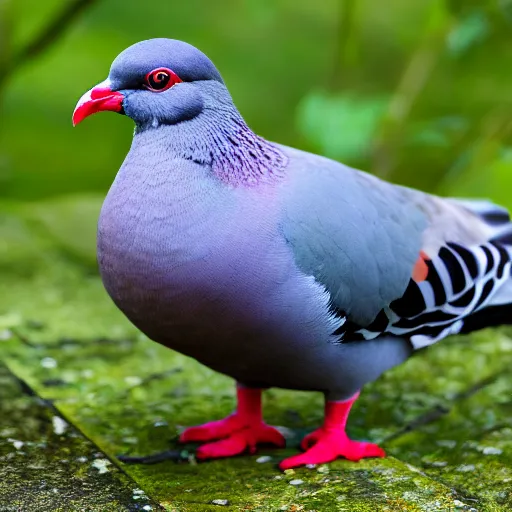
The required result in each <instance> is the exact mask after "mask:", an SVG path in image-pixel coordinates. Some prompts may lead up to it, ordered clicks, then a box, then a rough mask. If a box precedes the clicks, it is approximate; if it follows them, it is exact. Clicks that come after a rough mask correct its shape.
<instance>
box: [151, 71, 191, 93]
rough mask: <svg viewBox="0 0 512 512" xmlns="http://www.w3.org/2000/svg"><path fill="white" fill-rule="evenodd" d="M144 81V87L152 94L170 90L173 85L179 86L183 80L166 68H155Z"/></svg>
mask: <svg viewBox="0 0 512 512" xmlns="http://www.w3.org/2000/svg"><path fill="white" fill-rule="evenodd" d="M144 80H145V82H146V83H145V84H144V87H145V88H146V89H149V90H150V91H153V92H162V91H166V90H167V89H169V88H171V87H172V86H173V85H175V84H179V83H180V82H182V81H183V80H181V78H180V77H179V76H178V75H177V74H176V73H175V72H174V71H171V70H170V69H168V68H157V69H154V70H153V71H150V72H149V73H148V74H147V75H146V78H145V79H144Z"/></svg>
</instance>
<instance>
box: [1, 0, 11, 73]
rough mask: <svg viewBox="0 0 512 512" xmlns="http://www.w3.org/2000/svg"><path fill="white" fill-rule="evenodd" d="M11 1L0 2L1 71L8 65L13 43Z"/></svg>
mask: <svg viewBox="0 0 512 512" xmlns="http://www.w3.org/2000/svg"><path fill="white" fill-rule="evenodd" d="M11 7H12V1H11V0H0V70H2V69H4V68H5V67H6V65H7V59H8V58H9V54H10V43H11V26H12V20H11Z"/></svg>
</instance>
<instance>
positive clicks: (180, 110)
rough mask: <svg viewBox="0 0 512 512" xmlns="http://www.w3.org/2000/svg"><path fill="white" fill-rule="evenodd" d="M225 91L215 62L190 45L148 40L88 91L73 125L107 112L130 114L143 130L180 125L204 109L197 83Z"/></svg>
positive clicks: (132, 48) (116, 62) (126, 53)
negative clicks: (213, 85)
mask: <svg viewBox="0 0 512 512" xmlns="http://www.w3.org/2000/svg"><path fill="white" fill-rule="evenodd" d="M205 81H209V82H213V83H217V85H220V86H222V87H223V81H222V78H221V76H220V74H219V72H218V71H217V69H216V68H215V66H214V65H213V63H212V62H211V61H210V59H208V57H206V55H204V53H202V52H200V51H199V50H198V49H197V48H194V47H193V46H191V45H190V44H187V43H184V42H182V41H176V40H173V39H149V40H147V41H141V42H140V43H137V44H134V45H133V46H130V47H129V48H127V49H126V50H124V51H123V52H122V53H121V54H119V55H118V56H117V58H116V59H115V60H114V62H113V63H112V66H111V68H110V73H109V75H108V77H107V79H106V80H105V81H103V82H101V83H100V84H98V85H96V86H95V87H93V88H92V89H91V90H90V91H88V92H86V93H85V94H84V95H83V96H82V97H81V98H80V100H79V102H78V104H77V106H76V108H75V111H74V112H73V125H74V126H76V125H77V124H78V123H80V122H81V121H82V120H83V119H85V118H86V117H88V116H90V115H91V114H94V113H96V112H101V111H103V110H110V111H114V112H119V113H122V114H126V115H127V116H129V117H131V118H132V119H133V120H134V121H135V123H136V124H137V126H138V127H139V128H145V127H151V126H158V125H161V124H176V123H178V122H180V121H185V120H188V119H192V118H194V117H196V116H197V115H198V114H200V113H201V112H202V110H203V108H204V98H203V95H202V94H201V87H198V84H200V83H204V82H205Z"/></svg>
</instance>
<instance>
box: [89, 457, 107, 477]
mask: <svg viewBox="0 0 512 512" xmlns="http://www.w3.org/2000/svg"><path fill="white" fill-rule="evenodd" d="M110 464H112V463H111V462H110V461H109V460H108V459H96V460H95V461H94V462H93V463H92V464H91V466H92V467H93V468H96V469H97V470H98V473H99V474H100V475H103V474H104V473H108V468H107V466H110Z"/></svg>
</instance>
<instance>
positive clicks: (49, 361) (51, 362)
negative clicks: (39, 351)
mask: <svg viewBox="0 0 512 512" xmlns="http://www.w3.org/2000/svg"><path fill="white" fill-rule="evenodd" d="M41 366H42V367H43V368H46V369H47V370H52V369H53V368H57V361H55V359H53V357H43V359H41Z"/></svg>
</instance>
